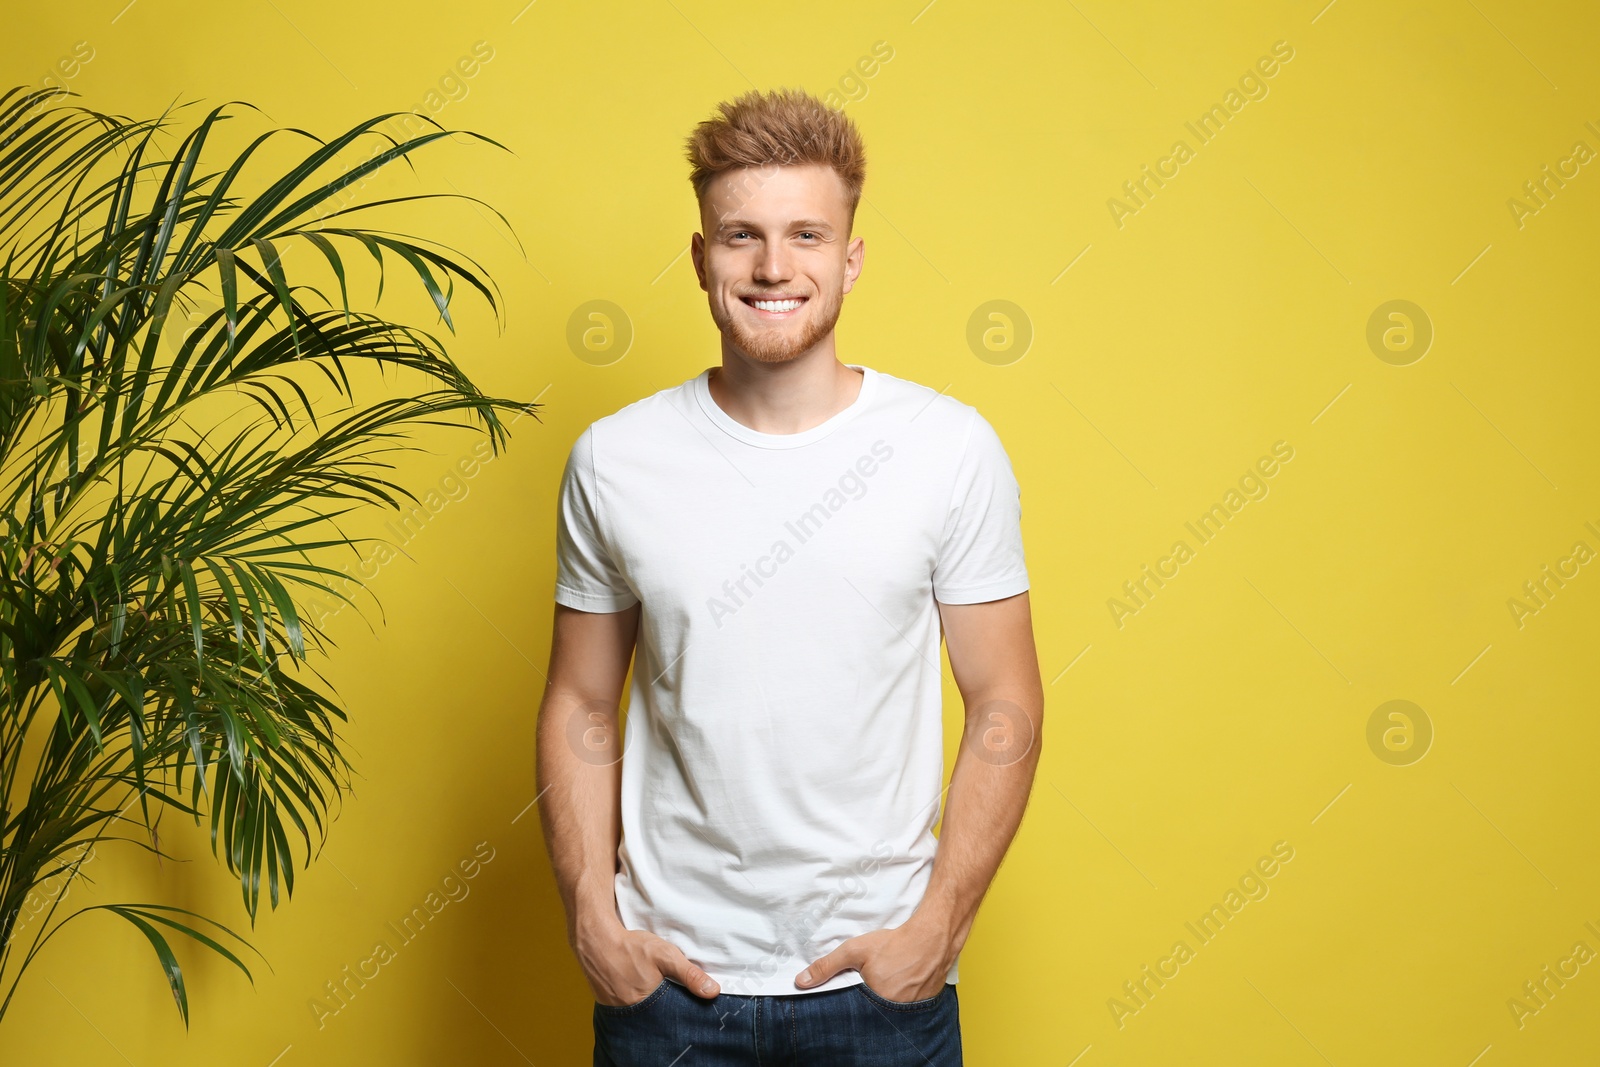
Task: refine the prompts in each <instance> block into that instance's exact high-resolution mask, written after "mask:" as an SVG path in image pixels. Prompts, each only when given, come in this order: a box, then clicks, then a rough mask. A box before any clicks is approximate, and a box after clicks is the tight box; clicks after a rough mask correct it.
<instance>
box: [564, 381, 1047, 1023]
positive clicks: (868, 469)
mask: <svg viewBox="0 0 1600 1067" xmlns="http://www.w3.org/2000/svg"><path fill="white" fill-rule="evenodd" d="M847 366H850V367H852V368H854V369H857V370H860V371H862V374H863V379H862V383H861V391H860V395H859V396H858V397H857V398H856V400H855V401H854V402H853V403H852V404H851V405H850V406H849V407H848V408H846V409H844V410H843V411H840V412H839V413H838V414H836V415H834V416H833V417H832V418H830V419H828V420H827V421H826V422H823V423H822V424H820V425H818V426H814V427H812V428H811V429H809V430H804V431H802V432H800V433H795V434H768V433H761V432H759V431H756V430H753V429H750V428H749V427H747V426H745V425H744V424H742V423H740V422H737V421H736V420H735V419H733V417H732V416H730V415H728V413H727V412H725V411H723V410H722V408H720V407H719V406H718V405H717V404H716V402H715V401H714V400H713V399H712V397H711V392H710V389H709V387H708V386H707V378H708V375H709V373H710V368H707V370H705V371H702V372H701V373H700V374H699V375H698V376H696V377H694V378H691V379H689V380H688V381H685V382H683V383H682V384H680V385H677V386H674V387H672V388H669V389H663V390H661V391H660V392H658V393H655V394H654V395H652V396H649V397H646V398H644V399H642V400H639V401H637V402H635V403H632V404H629V405H628V406H627V407H625V408H623V409H622V410H620V411H618V412H617V413H616V414H614V415H609V416H607V417H605V418H602V419H599V420H597V421H595V422H594V423H592V424H591V425H590V426H589V427H588V428H587V429H586V430H584V431H583V433H582V434H580V435H579V437H578V439H577V441H576V442H575V443H574V445H573V447H572V451H571V454H570V455H569V457H568V459H567V466H566V470H565V472H564V474H563V475H562V481H561V495H560V501H559V517H558V523H557V557H558V559H557V571H556V591H555V598H556V601H557V602H558V603H561V604H565V605H567V606H568V607H572V608H578V609H581V610H583V611H593V612H612V611H621V610H623V609H624V608H627V607H630V606H631V605H633V604H634V603H635V602H636V601H637V602H641V603H642V609H641V615H640V624H639V638H638V644H637V647H636V650H635V658H634V665H633V685H632V691H631V695H630V704H629V709H628V716H627V723H626V727H625V731H624V736H623V750H622V751H623V755H622V795H621V805H622V810H621V814H622V841H621V844H620V847H619V848H618V852H617V857H618V870H617V872H616V877H615V888H616V899H617V911H618V914H619V916H620V918H621V920H622V923H623V925H624V926H625V927H627V928H628V929H633V930H649V931H651V932H653V933H655V934H658V935H659V936H661V937H663V938H665V939H667V940H668V941H670V942H672V943H673V944H674V945H676V946H678V947H679V948H680V949H682V950H683V952H684V954H685V955H686V956H688V958H689V959H690V960H692V961H693V962H694V963H696V964H698V965H699V966H700V967H702V968H703V969H704V970H705V971H706V972H707V973H708V974H710V975H711V977H713V978H715V979H716V980H717V982H718V984H719V985H720V986H721V988H722V991H723V992H727V993H738V994H747V995H748V994H762V995H770V994H793V993H800V992H821V991H823V990H827V989H837V988H841V987H844V986H849V985H854V984H855V983H857V982H859V981H861V976H860V974H859V972H857V971H855V970H848V971H842V972H840V973H839V974H838V975H836V976H835V977H834V978H832V979H831V980H829V981H828V982H825V983H823V984H822V985H820V986H815V987H813V988H811V989H809V990H801V989H799V988H797V987H796V986H795V984H794V976H795V975H796V974H798V973H799V972H800V971H801V970H802V969H803V968H804V967H805V966H806V965H807V964H809V963H810V962H811V961H812V960H814V959H816V958H817V957H819V956H822V955H824V954H825V953H827V952H830V951H832V950H833V949H834V948H836V947H838V945H839V944H840V943H841V942H843V941H844V940H845V939H847V938H850V937H854V936H856V935H857V934H864V933H867V932H868V931H871V930H877V929H882V928H885V927H891V926H897V925H899V924H900V923H902V922H904V921H905V920H906V919H907V918H909V917H910V915H911V913H912V911H913V910H915V908H916V906H917V904H918V903H919V902H920V901H921V899H922V895H923V891H924V889H925V888H926V886H927V884H928V879H929V875H930V873H931V871H932V867H933V856H934V849H935V847H936V846H937V843H938V839H937V838H936V837H935V836H934V834H933V826H934V824H935V823H936V822H937V821H938V815H939V802H940V799H941V793H942V788H943V777H944V748H943V721H942V711H941V685H940V660H939V642H940V626H939V616H938V609H937V607H936V606H935V604H934V600H935V598H937V599H938V600H940V601H942V602H944V603H947V604H974V603H980V602H983V601H989V600H1000V599H1003V598H1005V597H1010V596H1015V595H1016V594H1018V593H1021V592H1024V591H1025V590H1026V589H1027V588H1028V573H1027V568H1026V566H1025V563H1024V560H1023V552H1022V532H1021V516H1022V511H1021V499H1020V493H1019V490H1018V487H1017V482H1016V478H1015V477H1014V475H1013V473H1012V470H1011V462H1010V460H1009V458H1008V457H1007V456H1006V452H1005V449H1004V448H1003V447H1002V445H1001V443H1000V439H999V437H998V436H997V435H996V434H995V431H994V429H993V427H991V426H990V425H989V423H988V421H987V420H985V419H984V418H983V417H982V416H981V415H979V414H978V412H977V410H976V409H975V408H973V407H971V406H969V405H967V404H963V403H961V402H960V401H958V400H955V399H953V398H952V397H949V396H945V395H942V394H940V393H936V392H934V390H932V389H929V388H927V387H926V386H923V385H918V384H916V383H914V382H910V381H906V380H904V379H901V378H896V377H894V376H892V375H889V374H884V373H881V372H879V371H875V370H873V369H872V368H870V367H862V366H859V365H857V364H847ZM956 979H957V967H956V966H955V965H952V966H951V968H950V971H949V975H948V981H951V982H954V981H956Z"/></svg>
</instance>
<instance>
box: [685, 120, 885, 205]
mask: <svg viewBox="0 0 1600 1067" xmlns="http://www.w3.org/2000/svg"><path fill="white" fill-rule="evenodd" d="M717 110H718V111H720V112H721V115H720V116H716V117H713V118H709V119H706V120H705V121H704V122H702V123H700V124H699V125H698V126H696V127H695V128H694V132H693V133H691V134H690V135H689V138H688V141H687V142H686V147H687V149H688V156H689V163H690V165H691V166H692V167H693V170H692V171H691V172H690V174H689V181H690V183H691V184H693V185H694V195H695V198H696V199H697V200H698V201H699V202H700V203H701V204H702V205H704V204H705V199H706V191H707V190H708V189H709V188H710V186H711V182H712V180H713V179H714V178H716V176H717V175H719V174H721V173H723V172H724V171H728V170H733V169H735V168H738V167H771V166H795V165H802V164H806V163H820V164H823V165H825V166H829V167H832V168H833V170H834V172H835V173H836V174H838V175H839V177H840V179H841V180H842V181H843V182H844V187H845V197H846V200H847V202H848V203H849V205H850V220H851V223H852V225H853V224H854V222H855V217H856V205H857V204H858V203H860V201H861V187H862V185H863V184H865V182H866V177H867V153H866V149H865V148H864V147H863V145H862V143H861V131H860V130H858V129H857V128H856V124H855V123H854V122H852V121H851V120H850V118H849V117H848V116H847V115H845V113H844V112H843V111H836V110H834V109H833V108H830V107H828V106H827V105H826V104H824V103H823V102H822V101H821V100H818V99H817V98H816V97H814V96H812V95H811V94H810V93H807V92H805V91H804V90H802V89H773V90H770V91H768V92H766V93H761V92H758V91H756V90H753V89H752V90H751V91H749V92H747V93H745V94H744V95H742V96H739V97H736V98H735V99H733V100H725V101H723V102H722V103H720V104H718V105H717Z"/></svg>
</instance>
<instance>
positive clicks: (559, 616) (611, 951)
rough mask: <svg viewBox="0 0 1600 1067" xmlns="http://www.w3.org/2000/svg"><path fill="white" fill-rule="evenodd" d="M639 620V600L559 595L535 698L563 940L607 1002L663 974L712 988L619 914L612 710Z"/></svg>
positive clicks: (617, 759)
mask: <svg viewBox="0 0 1600 1067" xmlns="http://www.w3.org/2000/svg"><path fill="white" fill-rule="evenodd" d="M638 628H639V605H638V604H634V605H633V606H632V607H629V608H625V609H624V610H622V611H614V612H606V613H598V612H589V611H578V610H576V609H574V608H569V607H566V606H565V605H562V604H557V605H556V614H555V624H554V627H553V630H552V633H551V642H550V675H549V682H548V684H547V685H546V687H545V692H544V699H543V701H542V702H541V703H540V707H539V726H538V739H537V744H538V758H537V763H538V785H539V796H540V801H539V818H540V821H541V822H542V823H543V825H544V840H545V845H546V847H547V848H548V849H549V851H550V864H551V866H552V867H553V868H554V869H555V876H556V886H557V888H558V889H559V890H560V893H561V902H562V904H563V905H564V906H565V907H566V912H567V940H568V942H569V943H570V944H571V945H572V950H573V952H574V954H575V955H576V956H577V957H578V963H579V965H580V966H582V968H583V972H584V976H585V977H586V978H588V980H589V984H590V985H591V986H592V987H593V989H594V994H595V999H596V1000H598V1001H600V1002H601V1003H602V1004H611V1005H619V1004H632V1003H635V1002H637V1001H640V1000H643V999H644V998H645V997H646V996H647V995H649V993H650V992H651V991H652V990H654V989H655V987H656V986H657V985H659V984H660V983H661V979H662V978H663V977H665V976H668V975H671V976H672V977H674V978H676V979H678V981H680V982H682V983H683V984H684V986H686V987H687V988H688V989H690V990H692V991H695V992H697V993H699V994H700V995H702V996H714V995H715V994H716V992H717V990H716V984H715V983H714V982H712V981H711V978H710V976H708V975H707V974H706V973H705V972H704V971H702V970H700V968H698V967H696V966H694V965H693V964H692V963H690V962H689V961H688V959H687V958H686V957H685V956H684V955H683V953H682V951H680V950H679V949H678V948H677V947H676V946H674V945H672V944H670V943H669V942H667V941H665V940H663V939H662V938H659V937H657V936H655V935H654V934H651V933H647V932H644V931H635V930H628V929H627V928H626V927H624V926H623V925H622V920H621V919H620V918H619V917H618V915H617V901H616V893H615V889H614V882H613V879H614V878H615V876H616V871H617V844H618V841H619V840H620V839H621V835H622V818H621V812H620V793H621V782H622V733H621V731H620V730H619V729H618V724H617V709H618V708H619V707H620V706H621V702H622V684H623V681H624V680H625V679H626V678H627V674H628V662H629V660H630V659H631V658H632V656H633V645H634V640H635V637H636V636H637V634H638ZM708 985H709V988H707V986H708Z"/></svg>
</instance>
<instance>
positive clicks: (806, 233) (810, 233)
mask: <svg viewBox="0 0 1600 1067" xmlns="http://www.w3.org/2000/svg"><path fill="white" fill-rule="evenodd" d="M800 236H801V237H815V236H817V235H816V234H814V233H812V232H811V231H810V230H806V231H805V232H804V233H802V234H801V235H800Z"/></svg>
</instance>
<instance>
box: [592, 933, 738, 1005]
mask: <svg viewBox="0 0 1600 1067" xmlns="http://www.w3.org/2000/svg"><path fill="white" fill-rule="evenodd" d="M572 948H573V951H574V953H576V955H577V957H578V963H579V965H580V966H582V967H583V973H584V977H586V978H588V979H589V985H590V987H591V988H592V989H593V990H594V998H595V1000H597V1001H599V1002H600V1003H601V1004H605V1005H609V1006H611V1007H624V1006H626V1005H629V1004H637V1003H639V1001H641V1000H643V999H644V998H645V997H648V996H649V995H650V994H651V993H652V992H653V991H654V990H655V988H656V986H658V985H660V984H661V980H662V979H663V978H675V979H677V980H678V982H679V983H681V984H682V985H683V987H684V988H685V989H687V990H689V992H691V993H693V994H695V995H696V996H699V997H704V998H706V999H707V1000H709V999H711V998H712V997H715V996H716V995H717V994H718V993H719V992H721V990H720V989H719V988H718V986H717V983H716V982H715V981H713V980H712V978H711V976H710V975H709V974H707V973H706V972H705V971H702V970H701V969H700V968H699V967H696V966H695V965H694V964H692V963H690V962H689V958H688V957H687V956H685V955H684V954H683V951H682V950H681V949H679V948H678V946H676V945H674V944H672V942H670V941H667V940H666V939H664V938H661V937H657V936H656V935H655V934H652V933H649V932H648V931H644V930H629V929H628V928H627V927H625V926H623V925H622V924H621V923H615V924H612V925H610V926H608V927H605V928H604V929H602V930H600V931H598V932H594V933H581V934H580V935H579V936H578V937H577V938H576V939H575V941H574V943H573V946H572Z"/></svg>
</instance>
